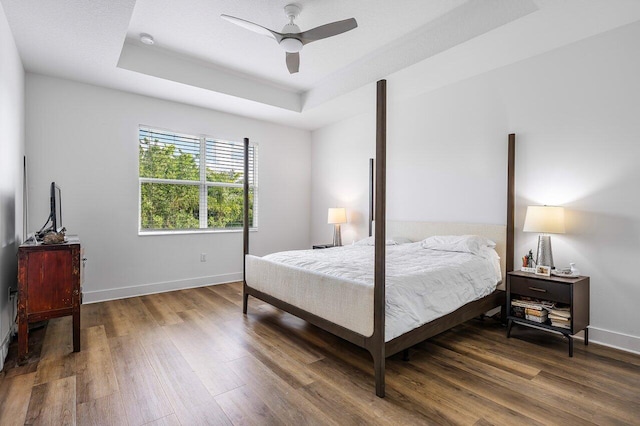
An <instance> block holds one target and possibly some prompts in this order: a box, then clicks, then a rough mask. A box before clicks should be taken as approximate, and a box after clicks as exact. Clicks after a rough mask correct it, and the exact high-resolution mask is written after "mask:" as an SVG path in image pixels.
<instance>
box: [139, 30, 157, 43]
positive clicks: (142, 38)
mask: <svg viewBox="0 0 640 426" xmlns="http://www.w3.org/2000/svg"><path fill="white" fill-rule="evenodd" d="M140 41H141V42H143V43H144V44H148V45H149V46H151V45H152V44H153V43H155V41H154V40H153V37H152V36H151V35H149V34H145V33H142V34H140Z"/></svg>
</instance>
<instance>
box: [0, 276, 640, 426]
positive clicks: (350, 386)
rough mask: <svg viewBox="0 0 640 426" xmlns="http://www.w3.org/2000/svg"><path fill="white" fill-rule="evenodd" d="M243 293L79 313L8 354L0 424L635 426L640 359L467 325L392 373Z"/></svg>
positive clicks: (526, 332) (396, 360) (398, 363)
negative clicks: (381, 383) (75, 334)
mask: <svg viewBox="0 0 640 426" xmlns="http://www.w3.org/2000/svg"><path fill="white" fill-rule="evenodd" d="M240 291H241V287H240V285H239V284H229V285H220V286H212V287H204V288H198V289H190V290H181V291H176V292H171V293H164V294H156V295H151V296H144V297H135V298H131V299H125V300H116V301H110V302H104V303H97V304H91V305H83V306H82V329H83V330H82V351H81V352H80V353H72V352H71V348H72V339H71V337H72V336H71V334H72V333H71V318H70V317H67V318H61V319H57V320H51V321H49V323H48V325H46V326H44V327H42V328H40V329H36V330H32V332H31V337H32V338H31V342H30V358H29V362H28V364H26V365H25V366H22V367H17V366H16V365H15V356H16V347H15V344H14V345H13V346H12V348H11V352H10V355H9V358H8V359H7V362H6V367H5V370H4V372H3V374H2V376H3V377H2V378H1V379H0V424H1V425H13V424H56V425H61V424H75V423H77V424H114V425H126V424H129V425H141V424H155V425H178V424H182V425H193V424H260V425H262V424H291V425H303V424H335V425H346V424H394V425H396V424H410V425H415V424H476V425H487V424H504V425H514V424H563V425H573V424H581V425H584V424H591V423H594V424H639V423H640V356H636V355H632V354H628V353H624V352H620V351H616V350H613V349H609V348H604V347H601V346H598V345H595V344H591V345H589V346H588V347H584V346H583V345H582V344H581V343H580V342H576V350H575V356H574V358H568V357H567V353H566V349H567V348H566V343H565V341H564V340H563V339H562V338H561V337H560V336H555V335H550V334H547V333H542V332H538V331H534V330H530V329H526V328H514V331H513V337H512V338H511V339H509V340H507V339H506V338H505V330H504V328H503V327H502V326H501V325H500V324H499V323H498V322H496V321H494V320H490V319H487V320H485V321H478V320H474V321H470V322H468V323H466V324H464V325H461V326H459V327H456V328H455V329H453V330H451V331H448V332H446V333H443V334H441V335H439V336H437V337H435V338H433V339H431V340H430V341H428V342H425V343H423V344H421V345H419V346H418V347H416V348H414V349H412V350H411V361H410V362H404V361H402V360H401V357H400V356H394V357H392V358H390V359H388V360H387V397H386V398H384V399H380V398H377V397H376V396H375V394H374V387H373V365H372V362H371V360H370V357H369V355H368V353H367V352H365V351H364V350H362V349H360V348H357V347H355V346H353V345H351V344H349V343H346V342H344V341H342V340H340V339H338V338H335V337H333V336H331V335H329V334H327V333H325V332H323V331H320V330H318V329H317V328H315V327H313V326H310V325H308V324H307V323H305V322H303V321H301V320H299V319H297V318H294V317H292V316H290V315H288V314H284V313H282V312H281V311H278V310H276V309H274V308H272V307H270V306H268V305H265V304H262V303H260V302H259V301H256V300H255V299H250V305H249V315H248V316H246V317H245V316H243V315H242V313H241V308H240V305H241V296H240Z"/></svg>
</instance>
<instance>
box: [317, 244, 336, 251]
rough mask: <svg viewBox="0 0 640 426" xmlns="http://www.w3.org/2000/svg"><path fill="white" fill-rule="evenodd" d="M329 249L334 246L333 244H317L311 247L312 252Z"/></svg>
mask: <svg viewBox="0 0 640 426" xmlns="http://www.w3.org/2000/svg"><path fill="white" fill-rule="evenodd" d="M331 247H334V245H333V244H317V245H314V246H313V249H314V250H316V249H326V248H331Z"/></svg>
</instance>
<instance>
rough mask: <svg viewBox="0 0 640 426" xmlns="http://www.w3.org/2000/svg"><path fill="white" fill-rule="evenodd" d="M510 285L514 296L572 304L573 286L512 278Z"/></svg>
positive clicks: (510, 278)
mask: <svg viewBox="0 0 640 426" xmlns="http://www.w3.org/2000/svg"><path fill="white" fill-rule="evenodd" d="M509 285H510V292H511V294H512V295H521V296H529V297H535V298H537V299H542V300H549V301H552V302H560V303H567V304H570V303H571V284H564V283H558V282H551V281H544V280H536V279H531V278H524V277H514V276H510V277H509Z"/></svg>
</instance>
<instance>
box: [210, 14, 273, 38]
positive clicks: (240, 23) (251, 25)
mask: <svg viewBox="0 0 640 426" xmlns="http://www.w3.org/2000/svg"><path fill="white" fill-rule="evenodd" d="M220 17H221V18H222V19H224V20H225V21H229V22H231V23H232V24H236V25H238V26H240V27H242V28H245V29H247V30H250V31H253V32H254V33H258V34H262V35H263V36H266V37H269V38H272V39H274V40H275V41H277V42H278V43H280V40H282V34H280V33H278V32H276V31H272V30H270V29H269V28H265V27H263V26H261V25H258V24H254V23H253V22H249V21H246V20H244V19H240V18H236V17H235V16H229V15H220Z"/></svg>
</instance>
